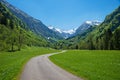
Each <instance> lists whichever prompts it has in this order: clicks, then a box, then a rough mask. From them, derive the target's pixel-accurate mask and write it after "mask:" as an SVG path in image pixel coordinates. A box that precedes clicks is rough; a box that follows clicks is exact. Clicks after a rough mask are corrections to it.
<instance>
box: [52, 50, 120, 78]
mask: <svg viewBox="0 0 120 80" xmlns="http://www.w3.org/2000/svg"><path fill="white" fill-rule="evenodd" d="M50 59H51V60H52V61H53V62H54V63H55V64H56V65H58V66H60V67H62V68H63V69H65V70H67V71H69V72H71V73H73V74H75V75H76V76H79V77H81V78H83V79H84V80H120V51H109V50H103V51H102V50H70V51H67V52H65V53H62V54H57V55H53V56H51V57H50Z"/></svg>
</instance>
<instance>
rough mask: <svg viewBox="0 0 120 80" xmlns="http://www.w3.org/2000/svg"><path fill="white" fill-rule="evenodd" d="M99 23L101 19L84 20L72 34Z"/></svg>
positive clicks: (80, 32)
mask: <svg viewBox="0 0 120 80" xmlns="http://www.w3.org/2000/svg"><path fill="white" fill-rule="evenodd" d="M100 24H101V21H98V20H94V21H85V22H84V23H83V24H82V25H81V26H80V27H78V28H77V30H76V32H75V33H74V34H73V36H75V35H78V34H82V33H84V32H85V31H86V30H87V29H89V28H90V27H94V26H98V25H100Z"/></svg>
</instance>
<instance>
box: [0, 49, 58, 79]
mask: <svg viewBox="0 0 120 80" xmlns="http://www.w3.org/2000/svg"><path fill="white" fill-rule="evenodd" d="M51 52H57V51H56V50H53V49H50V48H37V47H31V48H30V47H29V48H27V49H23V50H22V51H17V52H0V80H18V78H19V75H20V73H21V71H22V68H23V67H24V64H25V63H26V62H27V61H28V60H29V59H30V58H32V57H34V56H37V55H41V54H45V53H51Z"/></svg>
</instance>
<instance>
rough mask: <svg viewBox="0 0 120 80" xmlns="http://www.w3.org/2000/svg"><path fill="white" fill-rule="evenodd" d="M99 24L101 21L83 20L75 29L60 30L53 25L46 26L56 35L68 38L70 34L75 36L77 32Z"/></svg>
mask: <svg viewBox="0 0 120 80" xmlns="http://www.w3.org/2000/svg"><path fill="white" fill-rule="evenodd" d="M100 24H101V21H97V20H95V21H85V22H84V23H83V24H82V25H81V26H80V27H78V28H76V29H71V30H67V31H65V30H61V29H59V28H55V27H53V26H49V27H48V28H49V29H51V30H53V31H55V32H56V33H57V35H60V36H62V37H63V38H65V39H66V38H69V37H72V36H76V35H78V34H82V33H84V32H85V31H86V30H87V29H89V28H90V27H93V26H98V25H100Z"/></svg>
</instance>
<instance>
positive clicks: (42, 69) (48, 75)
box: [20, 51, 82, 80]
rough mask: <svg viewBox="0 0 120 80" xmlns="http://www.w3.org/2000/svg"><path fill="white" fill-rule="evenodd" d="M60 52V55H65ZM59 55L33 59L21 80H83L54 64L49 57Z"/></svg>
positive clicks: (26, 67)
mask: <svg viewBox="0 0 120 80" xmlns="http://www.w3.org/2000/svg"><path fill="white" fill-rule="evenodd" d="M63 52H65V51H62V52H58V53H63ZM58 53H52V54H45V55H41V56H38V57H34V58H32V59H31V60H30V61H29V62H28V63H27V64H26V66H25V68H24V70H23V72H22V74H21V78H20V80H82V79H80V78H78V77H76V76H74V75H72V74H71V73H69V72H66V71H65V70H63V69H61V68H60V67H58V66H56V65H55V64H53V63H52V62H51V61H50V60H49V59H48V57H49V56H51V55H55V54H58Z"/></svg>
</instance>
